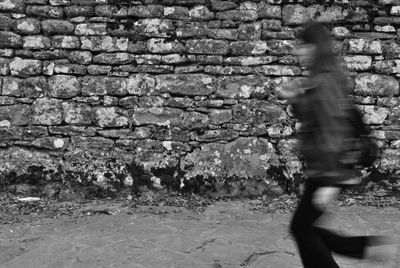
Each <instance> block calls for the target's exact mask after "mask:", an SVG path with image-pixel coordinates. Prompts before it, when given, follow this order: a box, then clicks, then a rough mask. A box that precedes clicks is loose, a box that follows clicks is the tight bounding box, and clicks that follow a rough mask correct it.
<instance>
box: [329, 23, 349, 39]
mask: <svg viewBox="0 0 400 268" xmlns="http://www.w3.org/2000/svg"><path fill="white" fill-rule="evenodd" d="M332 35H333V36H334V37H335V38H338V39H344V38H349V37H351V36H352V33H351V31H350V30H349V29H347V28H346V27H344V26H339V27H335V28H333V29H332Z"/></svg>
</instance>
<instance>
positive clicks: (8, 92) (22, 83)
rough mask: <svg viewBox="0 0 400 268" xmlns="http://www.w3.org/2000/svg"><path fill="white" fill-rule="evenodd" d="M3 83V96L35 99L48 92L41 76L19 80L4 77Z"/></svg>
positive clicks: (45, 82)
mask: <svg viewBox="0 0 400 268" xmlns="http://www.w3.org/2000/svg"><path fill="white" fill-rule="evenodd" d="M3 80H4V82H3V93H2V94H3V95H5V96H13V97H25V98H37V97H41V96H43V95H45V94H47V92H48V84H47V80H46V78H45V77H43V76H36V77H29V78H25V79H19V78H15V77H5V78H4V79H3Z"/></svg>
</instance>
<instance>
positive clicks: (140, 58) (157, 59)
mask: <svg viewBox="0 0 400 268" xmlns="http://www.w3.org/2000/svg"><path fill="white" fill-rule="evenodd" d="M135 60H136V63H137V64H149V65H156V64H161V62H162V58H161V55H153V54H144V55H137V56H135Z"/></svg>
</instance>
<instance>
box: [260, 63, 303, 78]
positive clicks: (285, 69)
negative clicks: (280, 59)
mask: <svg viewBox="0 0 400 268" xmlns="http://www.w3.org/2000/svg"><path fill="white" fill-rule="evenodd" d="M255 72H256V73H259V74H263V75H271V76H296V75H301V69H300V68H299V67H297V66H281V65H264V66H259V67H255Z"/></svg>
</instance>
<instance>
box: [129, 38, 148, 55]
mask: <svg viewBox="0 0 400 268" xmlns="http://www.w3.org/2000/svg"><path fill="white" fill-rule="evenodd" d="M128 52H129V53H135V54H142V53H147V52H148V50H147V43H146V42H142V41H138V42H132V41H129V43H128Z"/></svg>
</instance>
